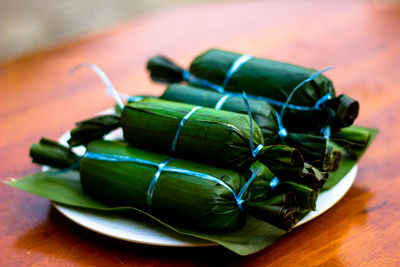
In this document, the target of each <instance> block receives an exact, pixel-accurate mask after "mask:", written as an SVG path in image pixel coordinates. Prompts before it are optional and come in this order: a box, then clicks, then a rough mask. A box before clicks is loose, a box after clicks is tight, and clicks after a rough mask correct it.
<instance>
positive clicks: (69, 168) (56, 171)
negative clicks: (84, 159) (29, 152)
mask: <svg viewBox="0 0 400 267" xmlns="http://www.w3.org/2000/svg"><path fill="white" fill-rule="evenodd" d="M80 163H81V158H78V160H77V161H76V162H75V163H74V164H72V165H71V166H69V167H67V168H64V169H61V170H53V171H49V172H46V175H58V174H62V173H66V172H68V171H72V170H75V169H77V168H78V167H79V165H80Z"/></svg>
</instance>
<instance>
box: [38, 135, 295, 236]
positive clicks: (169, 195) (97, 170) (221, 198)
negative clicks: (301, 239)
mask: <svg viewBox="0 0 400 267" xmlns="http://www.w3.org/2000/svg"><path fill="white" fill-rule="evenodd" d="M56 146H57V144H55V143H53V144H51V146H49V142H48V141H46V140H42V141H41V142H40V143H39V144H36V145H35V146H32V149H31V153H30V154H31V157H32V158H33V160H34V161H35V162H37V163H41V164H54V163H55V162H56V161H55V158H53V159H52V160H51V161H50V162H48V161H47V157H46V156H44V157H43V155H44V154H46V153H45V151H46V149H48V148H50V149H51V150H52V151H54V149H55V147H56ZM58 146H59V147H60V150H63V149H65V148H64V147H62V146H61V145H58ZM39 147H40V149H38V148H39ZM71 153H72V152H71ZM59 160H60V161H61V162H64V158H63V157H60V158H59ZM58 165H59V164H58ZM75 167H76V168H77V169H79V172H80V179H81V184H82V187H83V190H84V191H85V192H86V193H87V194H89V195H91V196H93V197H95V198H96V199H98V200H101V201H103V202H105V203H109V204H112V205H113V206H132V207H135V208H138V209H141V210H144V211H147V212H149V213H151V214H153V215H154V216H156V217H158V218H160V219H163V220H165V221H167V222H172V223H174V224H177V225H184V226H186V227H189V228H192V229H200V230H203V231H229V230H234V229H238V228H240V226H241V225H242V223H243V222H244V220H245V218H246V214H249V215H252V216H254V217H257V218H259V219H263V220H265V221H267V222H269V223H271V224H274V225H275V226H278V227H280V228H282V229H285V230H289V229H290V228H291V227H292V226H293V225H294V224H295V223H296V222H297V221H298V219H299V213H298V210H299V206H298V203H297V201H295V198H294V197H295V195H294V194H292V193H290V192H289V191H288V192H285V193H280V194H275V193H273V190H274V187H275V186H276V185H273V186H272V184H273V180H274V179H276V178H274V175H273V174H272V172H271V171H270V170H269V169H268V168H267V167H265V166H264V165H263V164H261V163H260V162H258V161H256V162H254V163H253V164H252V165H250V166H249V167H248V168H246V169H245V170H244V171H243V172H237V171H234V170H229V169H223V168H217V167H213V166H208V165H204V164H199V163H194V162H190V161H186V160H180V159H173V158H169V157H168V156H165V155H161V154H157V153H153V152H149V151H145V150H141V149H137V148H133V147H131V146H128V145H127V144H126V143H122V142H117V141H103V140H97V141H94V142H91V143H89V144H88V146H87V151H86V153H85V155H84V156H83V157H81V159H80V161H79V166H75ZM278 184H279V183H278ZM299 186H300V185H299ZM272 195H273V197H270V196H272Z"/></svg>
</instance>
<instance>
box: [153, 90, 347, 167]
mask: <svg viewBox="0 0 400 267" xmlns="http://www.w3.org/2000/svg"><path fill="white" fill-rule="evenodd" d="M160 98H161V99H165V100H171V101H177V102H182V103H188V104H192V105H199V106H204V107H211V108H215V109H221V110H227V111H232V112H237V113H242V114H247V113H248V109H247V106H246V104H245V102H244V101H243V97H241V96H232V95H227V94H221V93H218V92H212V91H209V90H204V89H201V88H198V87H194V86H184V85H180V84H171V85H169V86H168V87H167V89H166V90H165V91H164V93H163V94H162V95H161V96H160ZM248 102H249V107H250V111H251V115H252V118H253V119H254V121H255V122H256V123H257V125H258V126H259V127H260V129H261V132H262V134H263V137H264V144H265V145H274V144H286V145H288V146H291V147H294V148H297V149H298V150H299V151H300V152H301V154H302V155H303V157H304V159H305V160H306V161H308V162H311V164H312V165H314V166H317V167H319V168H321V169H322V170H324V171H334V170H336V169H337V167H338V166H339V164H340V160H341V152H340V150H338V149H333V148H331V147H327V141H326V139H325V138H324V137H322V136H319V135H312V134H303V133H292V132H287V131H286V129H285V128H284V127H283V126H282V125H281V123H280V121H279V120H278V119H279V115H278V114H277V112H276V110H275V109H274V108H273V107H272V106H271V105H269V104H268V103H267V102H265V101H260V100H254V99H249V100H248Z"/></svg>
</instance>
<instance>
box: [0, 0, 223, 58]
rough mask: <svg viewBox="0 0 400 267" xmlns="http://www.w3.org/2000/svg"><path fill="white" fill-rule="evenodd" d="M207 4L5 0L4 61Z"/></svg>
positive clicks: (0, 43)
mask: <svg viewBox="0 0 400 267" xmlns="http://www.w3.org/2000/svg"><path fill="white" fill-rule="evenodd" d="M206 1H211V0H203V1H201V0H161V1H160V0H96V1H93V0H92V1H82V0H67V1H60V0H1V1H0V61H4V60H8V59H12V58H15V57H18V56H20V55H22V54H26V53H29V52H32V51H36V50H38V49H41V48H44V47H48V46H55V45H57V44H60V43H63V42H67V41H69V40H73V39H75V38H78V37H79V36H82V35H87V34H89V33H90V34H95V33H96V32H101V31H104V30H107V28H112V27H113V26H115V25H118V24H121V23H124V22H126V21H129V20H132V19H135V18H137V17H139V16H146V15H148V14H149V13H153V12H158V11H159V10H161V9H163V10H165V9H169V8H174V7H177V6H183V5H190V4H196V2H197V3H200V2H201V3H203V2H206ZM218 1H224V0H218Z"/></svg>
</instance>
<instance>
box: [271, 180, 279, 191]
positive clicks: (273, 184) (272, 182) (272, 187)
mask: <svg viewBox="0 0 400 267" xmlns="http://www.w3.org/2000/svg"><path fill="white" fill-rule="evenodd" d="M278 184H279V179H278V178H277V177H274V178H273V179H272V180H271V182H270V183H269V187H270V188H271V190H274V188H275V187H276V186H277V185H278Z"/></svg>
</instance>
